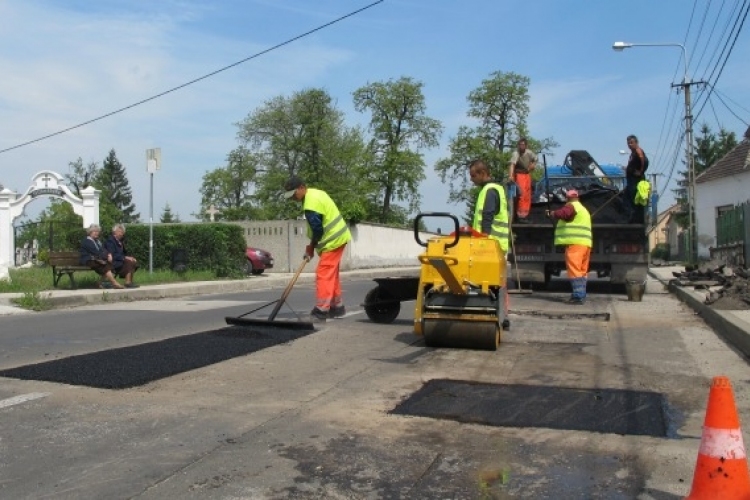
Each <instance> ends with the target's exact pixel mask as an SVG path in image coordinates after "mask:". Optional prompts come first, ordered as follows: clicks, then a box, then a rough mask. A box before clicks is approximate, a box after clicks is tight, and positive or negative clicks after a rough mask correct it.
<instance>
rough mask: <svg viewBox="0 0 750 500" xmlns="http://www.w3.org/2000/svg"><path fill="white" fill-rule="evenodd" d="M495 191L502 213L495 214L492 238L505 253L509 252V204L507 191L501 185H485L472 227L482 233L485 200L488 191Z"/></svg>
mask: <svg viewBox="0 0 750 500" xmlns="http://www.w3.org/2000/svg"><path fill="white" fill-rule="evenodd" d="M489 189H494V190H495V191H497V194H498V202H499V203H500V211H499V212H498V213H496V214H495V217H494V218H493V219H492V225H491V227H490V234H489V235H488V236H489V237H490V238H492V239H494V240H497V242H498V243H499V244H500V248H501V249H502V251H503V252H507V251H508V233H509V229H508V203H507V202H506V201H505V190H504V189H503V187H502V186H501V185H500V184H496V183H494V182H488V183H487V184H485V185H484V187H483V188H482V190H481V191H480V192H479V196H478V197H477V203H476V207H474V221H473V222H472V225H471V227H472V228H473V229H474V230H475V231H479V232H480V233H481V232H482V210H483V209H484V200H485V198H486V197H487V191H488V190H489Z"/></svg>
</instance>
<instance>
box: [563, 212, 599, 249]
mask: <svg viewBox="0 0 750 500" xmlns="http://www.w3.org/2000/svg"><path fill="white" fill-rule="evenodd" d="M570 204H571V205H573V207H574V208H575V209H576V216H575V217H573V220H572V221H570V222H567V221H564V220H562V219H560V220H559V221H557V226H555V245H584V246H587V247H589V248H591V247H592V244H591V239H592V237H591V214H590V213H589V211H588V210H586V207H584V206H583V205H582V204H581V202H580V201H571V202H570Z"/></svg>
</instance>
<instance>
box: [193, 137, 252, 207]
mask: <svg viewBox="0 0 750 500" xmlns="http://www.w3.org/2000/svg"><path fill="white" fill-rule="evenodd" d="M258 163H259V157H258V155H255V154H253V153H251V152H250V151H248V150H247V149H246V148H245V147H243V146H240V147H238V148H235V149H233V150H232V151H230V152H229V154H228V155H227V164H226V166H225V167H220V168H217V169H215V170H213V171H211V172H206V174H205V175H204V176H203V184H202V186H201V193H202V197H201V216H200V217H201V219H203V220H208V218H209V215H208V214H207V213H206V210H207V209H208V208H209V207H211V206H212V205H213V206H214V207H215V208H216V209H218V210H219V211H220V214H219V215H218V218H219V219H223V220H246V219H253V218H255V217H256V215H257V212H258V210H257V208H255V206H254V203H253V197H252V190H253V185H254V183H255V182H256V175H257V173H258Z"/></svg>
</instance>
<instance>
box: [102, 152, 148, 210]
mask: <svg viewBox="0 0 750 500" xmlns="http://www.w3.org/2000/svg"><path fill="white" fill-rule="evenodd" d="M94 184H95V186H97V187H98V188H99V189H101V191H102V195H101V199H106V200H108V201H109V202H111V204H112V205H113V207H114V209H115V213H114V214H113V215H114V216H115V222H122V223H129V222H138V221H139V219H140V214H138V213H136V211H135V205H134V204H133V193H132V191H131V189H130V185H129V183H128V178H127V175H126V173H125V167H123V166H122V164H121V163H120V160H118V159H117V155H116V154H115V150H114V149H112V150H110V151H109V154H108V155H107V157H106V158H105V159H104V162H103V163H102V168H101V170H99V172H98V174H97V176H96V181H95V183H94Z"/></svg>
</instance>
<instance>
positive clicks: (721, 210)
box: [716, 205, 734, 217]
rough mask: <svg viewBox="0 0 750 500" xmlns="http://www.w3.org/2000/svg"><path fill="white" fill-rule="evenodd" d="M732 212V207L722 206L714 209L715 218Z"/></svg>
mask: <svg viewBox="0 0 750 500" xmlns="http://www.w3.org/2000/svg"><path fill="white" fill-rule="evenodd" d="M732 210H734V205H724V206H722V207H716V217H720V216H721V215H723V214H725V213H727V212H731V211H732Z"/></svg>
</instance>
